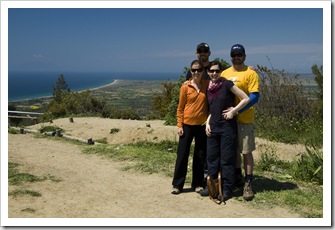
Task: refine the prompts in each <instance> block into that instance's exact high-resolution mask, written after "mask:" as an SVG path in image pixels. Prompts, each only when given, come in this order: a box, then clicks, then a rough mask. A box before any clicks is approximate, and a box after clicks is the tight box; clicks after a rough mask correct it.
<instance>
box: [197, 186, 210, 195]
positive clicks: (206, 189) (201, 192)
mask: <svg viewBox="0 0 335 230" xmlns="http://www.w3.org/2000/svg"><path fill="white" fill-rule="evenodd" d="M199 193H200V195H201V196H209V192H208V187H206V188H205V189H203V190H201V191H200V192H199Z"/></svg>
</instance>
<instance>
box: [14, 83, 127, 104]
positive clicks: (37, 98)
mask: <svg viewBox="0 0 335 230" xmlns="http://www.w3.org/2000/svg"><path fill="white" fill-rule="evenodd" d="M121 81H122V80H114V81H113V82H112V83H109V84H106V85H102V86H98V87H94V88H88V89H84V90H80V91H75V90H73V91H74V92H79V93H81V92H85V91H87V90H90V91H97V90H100V89H104V88H107V87H109V86H112V85H114V84H116V83H118V82H121ZM71 91H72V90H71ZM52 97H53V96H42V97H33V98H26V99H21V100H15V101H8V103H18V102H22V101H30V100H41V99H51V98H52Z"/></svg>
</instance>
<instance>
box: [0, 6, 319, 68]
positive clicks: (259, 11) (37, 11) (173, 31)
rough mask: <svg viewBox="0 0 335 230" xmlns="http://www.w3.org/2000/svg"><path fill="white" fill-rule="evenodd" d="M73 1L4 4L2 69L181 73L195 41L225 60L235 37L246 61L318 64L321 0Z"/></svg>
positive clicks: (282, 65)
mask: <svg viewBox="0 0 335 230" xmlns="http://www.w3.org/2000/svg"><path fill="white" fill-rule="evenodd" d="M79 3H80V2H79ZM79 3H76V4H75V5H71V7H75V8H66V7H67V5H64V6H63V7H65V8H59V7H58V5H56V8H55V5H54V4H53V5H51V7H48V5H46V7H45V6H44V5H42V6H40V5H36V6H32V5H27V6H28V7H29V8H28V7H25V6H23V7H22V8H11V7H9V8H8V71H32V72H34V71H57V72H69V71H74V72H174V73H181V72H182V71H183V68H184V67H185V66H187V67H188V66H189V65H190V63H191V61H192V60H194V59H196V55H195V52H196V46H197V45H198V44H199V43H201V42H206V43H208V44H209V46H210V49H211V56H210V60H212V59H214V58H222V59H224V60H225V61H227V62H228V63H231V62H230V57H229V53H230V48H231V46H232V45H234V44H236V43H240V44H242V45H244V47H245V49H246V55H247V60H246V64H247V65H253V66H257V65H262V66H267V67H270V68H272V67H273V68H275V69H280V70H283V69H284V70H285V71H286V72H294V73H311V67H312V65H314V64H317V65H322V64H323V45H324V44H323V8H322V6H318V5H316V7H312V8H271V6H272V5H270V6H269V7H266V8H261V7H264V6H263V4H259V3H254V4H253V5H252V6H253V7H257V6H259V8H236V7H239V6H238V4H236V3H235V4H233V6H234V7H233V8H225V4H223V3H222V2H213V3H212V7H211V6H210V5H209V4H207V7H211V8H197V7H199V5H200V7H201V4H202V5H204V3H203V2H189V3H187V5H186V7H189V8H176V7H179V6H178V5H176V2H174V3H173V4H171V6H170V5H168V8H165V7H161V8H159V7H155V8H149V7H151V6H150V5H147V7H146V8H125V6H123V5H122V8H110V6H111V5H110V4H109V5H107V6H106V7H105V8H79V7H81V6H82V5H80V4H79ZM109 3H110V2H109ZM257 4H258V5H257ZM322 4H323V3H322ZM284 5H287V7H291V5H290V4H289V3H287V2H286V3H284ZM300 5H301V6H303V5H302V4H300ZM112 6H113V5H112ZM172 6H173V7H174V8H172ZM276 6H277V5H276ZM279 6H283V5H279ZM293 6H294V5H293ZM31 7H33V8H31ZM34 7H43V8H34ZM92 7H96V6H95V5H94V4H93V5H92ZM126 7H129V4H128V6H127V5H126ZM141 7H143V6H142V5H141ZM144 7H145V6H144ZM183 7H185V6H183ZM1 19H2V18H1Z"/></svg>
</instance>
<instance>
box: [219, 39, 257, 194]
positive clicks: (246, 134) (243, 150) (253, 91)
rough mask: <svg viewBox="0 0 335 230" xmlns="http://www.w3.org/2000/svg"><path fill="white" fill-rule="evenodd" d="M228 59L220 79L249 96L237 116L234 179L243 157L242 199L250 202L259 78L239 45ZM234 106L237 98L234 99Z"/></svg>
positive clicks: (232, 50) (239, 178)
mask: <svg viewBox="0 0 335 230" xmlns="http://www.w3.org/2000/svg"><path fill="white" fill-rule="evenodd" d="M230 57H231V61H232V63H233V65H232V66H231V67H230V68H228V69H226V70H225V71H223V72H222V73H221V77H224V78H226V79H228V80H231V81H233V82H234V83H235V85H236V86H237V87H238V88H240V89H241V90H243V91H244V92H245V93H246V94H247V95H249V99H250V102H249V103H248V104H247V105H246V106H245V107H244V108H243V109H242V110H240V111H239V113H238V114H237V122H238V131H237V135H238V136H237V160H236V173H235V174H236V177H235V181H236V182H237V183H238V182H240V181H239V180H241V179H242V170H241V163H242V158H241V154H242V155H243V163H244V172H245V181H244V189H243V198H244V199H245V200H252V199H253V198H254V192H253V190H252V187H251V182H252V180H253V166H254V159H253V155H252V151H254V150H255V149H256V145H255V134H254V116H255V108H254V106H253V105H254V104H255V103H257V101H258V99H259V76H258V74H257V73H256V72H255V71H254V70H252V69H250V68H249V66H247V65H245V64H244V61H245V60H246V54H245V49H244V47H243V46H242V45H240V44H235V45H233V46H232V48H231V52H230ZM235 100H236V104H238V102H239V100H240V99H239V98H238V97H236V99H235Z"/></svg>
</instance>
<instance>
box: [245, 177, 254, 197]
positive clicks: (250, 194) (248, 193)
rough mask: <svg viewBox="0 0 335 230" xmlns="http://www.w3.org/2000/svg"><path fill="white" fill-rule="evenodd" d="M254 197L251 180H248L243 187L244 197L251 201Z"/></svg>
mask: <svg viewBox="0 0 335 230" xmlns="http://www.w3.org/2000/svg"><path fill="white" fill-rule="evenodd" d="M253 198H254V192H253V191H252V187H251V181H250V180H248V181H246V182H245V184H244V189H243V199H244V200H246V201H250V200H252V199H253Z"/></svg>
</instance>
